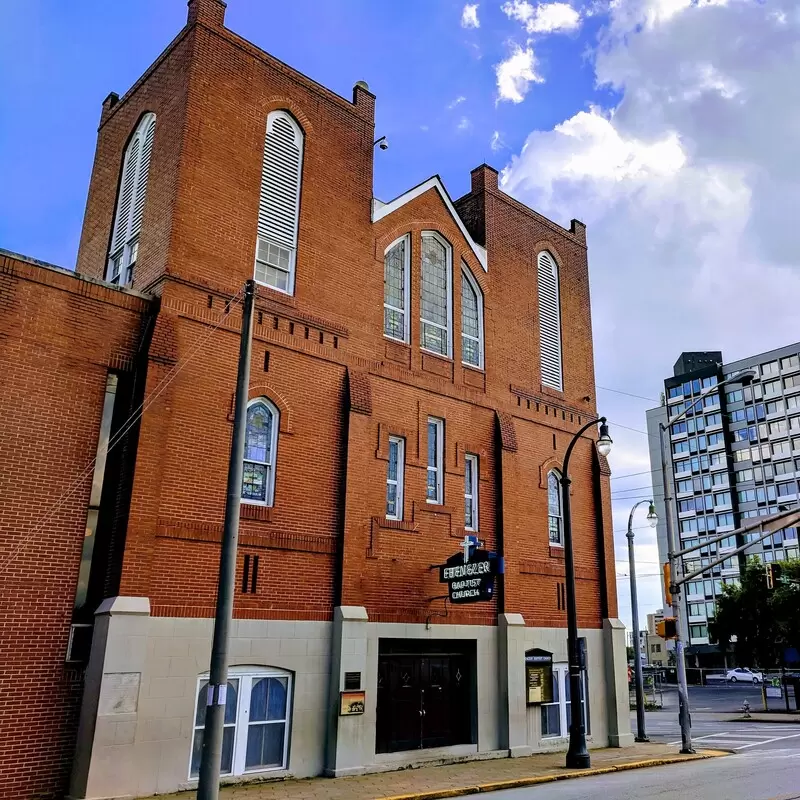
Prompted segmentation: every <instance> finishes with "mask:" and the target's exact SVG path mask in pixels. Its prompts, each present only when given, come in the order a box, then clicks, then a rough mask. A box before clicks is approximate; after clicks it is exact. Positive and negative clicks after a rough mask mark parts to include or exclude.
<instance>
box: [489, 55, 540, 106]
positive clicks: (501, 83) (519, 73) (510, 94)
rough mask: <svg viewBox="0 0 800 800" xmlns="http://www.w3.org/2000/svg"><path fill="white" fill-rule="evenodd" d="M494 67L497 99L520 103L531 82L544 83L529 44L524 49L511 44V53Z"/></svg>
mask: <svg viewBox="0 0 800 800" xmlns="http://www.w3.org/2000/svg"><path fill="white" fill-rule="evenodd" d="M494 69H495V75H496V76H497V92H498V100H510V101H511V102H512V103H521V102H522V101H523V100H524V99H525V95H526V94H527V93H528V90H529V89H530V85H531V83H544V78H542V77H541V75H539V74H537V72H536V56H535V55H534V53H533V48H532V47H530V45H529V46H528V47H526V48H525V49H524V50H523V49H522V48H521V47H520V46H519V45H518V44H515V45H513V49H512V53H511V55H510V56H509V57H508V58H507V59H506V60H505V61H501V62H500V63H499V64H497V65H495V68H494Z"/></svg>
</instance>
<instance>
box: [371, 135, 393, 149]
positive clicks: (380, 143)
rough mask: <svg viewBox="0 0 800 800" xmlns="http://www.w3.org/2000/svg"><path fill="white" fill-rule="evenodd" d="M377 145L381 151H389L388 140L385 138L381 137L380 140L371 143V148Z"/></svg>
mask: <svg viewBox="0 0 800 800" xmlns="http://www.w3.org/2000/svg"><path fill="white" fill-rule="evenodd" d="M375 145H378V147H380V149H381V150H388V149H389V140H388V139H387V138H386V137H385V136H381V138H380V139H378V140H377V141H375V142H373V143H372V146H373V147H374V146H375Z"/></svg>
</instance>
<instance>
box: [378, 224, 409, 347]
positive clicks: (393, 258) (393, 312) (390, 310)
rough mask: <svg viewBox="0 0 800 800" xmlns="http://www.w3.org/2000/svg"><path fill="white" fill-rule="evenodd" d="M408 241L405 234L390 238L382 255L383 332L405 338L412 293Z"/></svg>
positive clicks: (399, 339)
mask: <svg viewBox="0 0 800 800" xmlns="http://www.w3.org/2000/svg"><path fill="white" fill-rule="evenodd" d="M410 275H411V241H410V237H409V236H408V234H406V235H405V236H402V237H401V238H400V239H397V240H396V241H394V242H392V243H391V244H390V245H389V246H388V247H387V248H386V251H385V253H384V255H383V335H384V336H387V337H389V338H390V339H397V340H398V341H400V342H408V339H409V325H408V322H409V317H408V313H407V312H408V299H409V297H410V296H411V286H410Z"/></svg>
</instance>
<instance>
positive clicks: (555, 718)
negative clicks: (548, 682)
mask: <svg viewBox="0 0 800 800" xmlns="http://www.w3.org/2000/svg"><path fill="white" fill-rule="evenodd" d="M586 688H587V675H586V670H583V671H582V672H581V711H582V712H583V726H584V729H585V730H586V733H587V734H590V733H591V730H590V728H589V717H588V715H587V713H586V697H587V691H586ZM569 698H570V689H569V667H568V666H567V664H553V700H552V702H550V703H542V705H541V706H540V708H541V711H540V715H541V732H542V738H543V739H557V738H565V737H567V736H569V725H570V720H571V719H572V713H571V712H572V708H571V705H570V699H569Z"/></svg>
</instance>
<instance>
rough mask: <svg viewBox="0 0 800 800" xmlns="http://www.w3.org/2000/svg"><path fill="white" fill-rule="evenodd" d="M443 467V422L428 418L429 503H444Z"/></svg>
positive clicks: (427, 495) (427, 496)
mask: <svg viewBox="0 0 800 800" xmlns="http://www.w3.org/2000/svg"><path fill="white" fill-rule="evenodd" d="M443 466H444V420H443V419H437V418H436V417H428V490H427V494H426V499H427V501H428V502H429V503H443V502H444V484H443V481H442V477H443V476H442V473H443V471H444V470H443Z"/></svg>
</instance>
